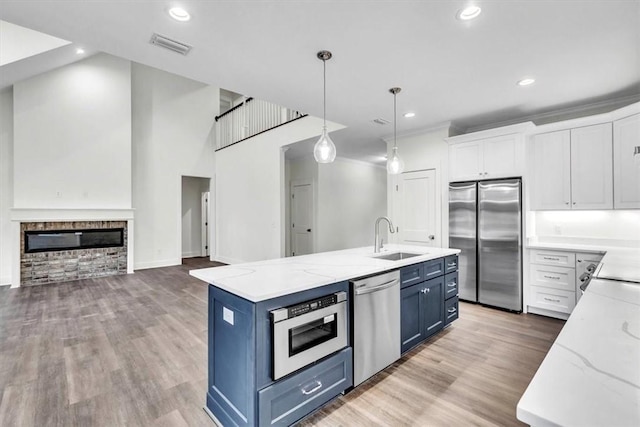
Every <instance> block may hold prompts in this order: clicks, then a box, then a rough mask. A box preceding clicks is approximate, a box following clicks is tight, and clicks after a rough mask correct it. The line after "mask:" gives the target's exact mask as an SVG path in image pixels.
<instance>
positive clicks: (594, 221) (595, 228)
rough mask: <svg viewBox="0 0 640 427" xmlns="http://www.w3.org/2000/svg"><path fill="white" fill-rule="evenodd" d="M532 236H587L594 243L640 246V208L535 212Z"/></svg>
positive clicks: (549, 237) (563, 237)
mask: <svg viewBox="0 0 640 427" xmlns="http://www.w3.org/2000/svg"><path fill="white" fill-rule="evenodd" d="M531 217H532V218H533V220H534V225H533V226H532V227H531V228H530V229H531V230H532V231H533V235H529V236H527V237H538V238H545V239H553V238H555V239H557V240H562V241H566V240H571V239H586V240H591V241H593V243H602V244H605V245H606V244H609V245H621V246H640V210H637V209H635V210H606V211H536V212H532V216H531Z"/></svg>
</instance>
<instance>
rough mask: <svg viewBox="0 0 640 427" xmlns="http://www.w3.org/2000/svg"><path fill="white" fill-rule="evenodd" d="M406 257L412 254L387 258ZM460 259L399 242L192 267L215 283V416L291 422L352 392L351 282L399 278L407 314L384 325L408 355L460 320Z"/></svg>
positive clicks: (211, 396)
mask: <svg viewBox="0 0 640 427" xmlns="http://www.w3.org/2000/svg"><path fill="white" fill-rule="evenodd" d="M399 252H405V253H410V254H411V255H412V256H411V257H409V258H404V259H400V260H397V261H394V260H389V259H384V257H387V258H389V256H388V255H390V254H391V255H393V254H394V253H399ZM458 252H459V250H456V249H439V248H428V247H418V246H407V245H389V246H388V247H386V248H385V251H384V252H382V253H380V254H374V253H373V249H372V248H371V247H368V248H358V249H349V250H344V251H335V252H326V253H320V254H313V255H304V256H297V257H290V258H282V259H275V260H268V261H260V262H253V263H246V264H236V265H229V266H224V267H215V268H207V269H199V270H192V271H191V272H190V274H191V275H192V276H194V277H197V278H199V279H201V280H203V281H205V282H207V283H209V284H210V285H209V320H208V334H209V352H208V359H209V362H208V370H209V376H208V391H207V396H206V410H207V411H208V413H209V414H210V415H211V416H212V418H213V419H214V420H215V421H217V422H218V423H219V424H221V425H223V426H267V425H291V424H292V423H295V422H296V421H298V420H300V419H301V418H303V417H305V416H306V415H308V414H309V413H311V412H313V411H315V410H316V409H318V408H320V407H321V406H323V405H324V404H326V403H327V402H328V401H330V400H331V399H333V398H335V397H336V396H338V395H339V394H341V393H344V392H348V391H349V390H350V389H352V388H353V385H354V379H353V378H354V373H353V370H354V365H353V364H354V356H353V354H354V349H353V347H354V336H353V335H354V314H355V313H354V311H355V309H354V290H353V286H352V285H351V286H350V281H352V280H354V279H359V278H363V277H364V278H367V277H371V276H375V275H378V274H380V273H387V274H392V275H393V274H395V275H396V276H397V277H398V282H399V283H398V286H397V288H395V289H397V293H399V294H400V295H397V296H396V297H397V298H398V300H399V305H398V310H397V311H396V312H395V313H379V315H377V316H383V317H384V318H382V319H376V320H377V321H378V322H380V321H382V323H381V324H386V323H389V324H395V323H394V322H396V321H397V324H398V325H400V329H401V331H400V333H399V335H398V341H399V342H398V343H397V345H398V347H400V348H401V349H402V353H404V352H406V351H408V350H409V349H411V348H413V347H414V346H416V345H418V344H420V343H421V342H422V341H424V340H425V339H427V338H428V337H430V336H432V335H433V334H435V333H437V332H438V331H440V330H441V329H442V328H443V327H445V326H446V325H448V324H449V323H451V322H452V321H453V320H455V319H456V318H457V316H458V307H457V303H458V300H457V253H458ZM391 258H393V256H391ZM385 316H386V317H385ZM387 317H389V318H387ZM396 317H399V319H397V318H396ZM372 320H373V319H372ZM381 333H382V332H381ZM356 346H357V344H356ZM391 363H392V362H391Z"/></svg>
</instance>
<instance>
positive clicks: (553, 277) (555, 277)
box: [544, 274, 560, 280]
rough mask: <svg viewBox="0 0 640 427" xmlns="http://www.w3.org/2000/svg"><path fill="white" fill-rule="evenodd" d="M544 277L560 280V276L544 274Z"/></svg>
mask: <svg viewBox="0 0 640 427" xmlns="http://www.w3.org/2000/svg"><path fill="white" fill-rule="evenodd" d="M544 278H545V279H553V280H560V278H559V277H558V276H547V275H546V274H545V275H544Z"/></svg>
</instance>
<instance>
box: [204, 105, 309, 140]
mask: <svg viewBox="0 0 640 427" xmlns="http://www.w3.org/2000/svg"><path fill="white" fill-rule="evenodd" d="M305 116H306V114H303V113H300V112H299V111H295V110H291V109H289V108H285V107H281V106H280V105H276V104H273V103H271V102H267V101H263V100H261V99H254V98H247V99H246V100H244V101H243V102H242V103H240V104H238V105H236V106H235V107H233V108H231V109H230V110H228V111H226V112H224V113H222V114H220V115H219V116H216V126H217V149H218V150H220V149H223V148H225V147H228V146H230V145H233V144H236V143H238V142H240V141H243V140H245V139H248V138H251V137H252V136H256V135H258V134H260V133H263V132H266V131H268V130H271V129H273V128H276V127H278V126H282V125H284V124H286V123H289V122H292V121H294V120H298V119H300V118H302V117H305Z"/></svg>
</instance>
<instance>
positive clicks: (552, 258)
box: [542, 256, 560, 261]
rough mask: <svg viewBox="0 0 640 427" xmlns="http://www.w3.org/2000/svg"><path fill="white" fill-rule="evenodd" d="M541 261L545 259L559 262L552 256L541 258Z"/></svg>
mask: <svg viewBox="0 0 640 427" xmlns="http://www.w3.org/2000/svg"><path fill="white" fill-rule="evenodd" d="M542 259H546V260H548V261H560V258H555V257H552V256H543V257H542Z"/></svg>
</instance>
